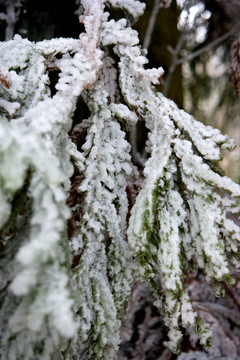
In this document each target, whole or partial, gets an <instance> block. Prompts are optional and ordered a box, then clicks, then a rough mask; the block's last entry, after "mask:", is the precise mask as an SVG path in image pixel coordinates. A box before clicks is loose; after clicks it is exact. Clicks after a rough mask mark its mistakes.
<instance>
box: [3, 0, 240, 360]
mask: <svg viewBox="0 0 240 360" xmlns="http://www.w3.org/2000/svg"><path fill="white" fill-rule="evenodd" d="M105 6H108V7H109V9H110V10H111V9H112V8H113V7H115V8H120V9H121V10H123V11H124V13H126V14H127V15H126V16H127V18H128V20H126V19H124V18H123V19H120V20H114V19H112V18H111V16H110V14H109V13H107V12H104V2H102V1H97V0H94V1H91V0H84V1H82V2H81V8H80V10H79V13H81V16H80V21H81V22H83V24H84V26H85V32H83V33H81V34H80V37H79V39H64V38H59V39H52V40H44V41H42V42H38V43H32V42H30V41H28V40H27V39H22V38H21V37H20V36H19V35H16V36H15V37H14V38H13V40H10V41H8V42H3V43H1V44H0V55H1V61H0V62H1V63H0V94H1V100H0V110H1V113H0V116H1V118H0V140H1V141H0V169H1V171H0V231H1V255H2V256H1V259H0V270H1V278H2V279H3V281H2V284H1V287H0V299H1V301H0V302H1V309H0V317H1V330H0V332H1V343H2V346H1V348H0V356H1V358H3V359H9V360H10V359H11V360H14V359H18V358H20V357H21V358H24V359H26V360H30V359H39V360H40V359H49V360H50V359H60V358H62V359H69V360H70V359H86V360H87V359H89V360H90V359H92V360H98V359H99V360H100V359H101V360H102V359H106V360H111V359H114V358H115V357H116V353H117V350H118V345H119V342H120V326H121V321H122V319H123V318H124V317H125V316H126V308H127V304H128V300H129V298H130V296H131V291H132V287H133V284H134V282H136V281H137V280H141V281H143V282H145V283H147V284H148V285H149V286H150V287H151V289H152V291H153V294H154V296H155V299H156V302H155V304H156V306H157V307H158V308H159V310H160V311H161V313H162V314H163V316H164V321H165V323H166V325H167V326H168V328H169V333H168V335H169V339H170V342H169V347H170V348H171V349H172V350H173V351H174V352H180V348H181V346H180V343H181V338H182V333H181V331H180V329H181V328H182V327H185V328H187V327H189V326H192V327H193V328H194V329H195V331H196V333H197V334H198V335H199V337H200V341H201V343H202V344H203V345H205V346H208V345H209V342H210V340H209V338H210V336H211V333H210V330H209V327H208V325H206V324H204V323H203V322H201V321H200V320H199V318H198V316H197V313H196V311H195V310H194V307H193V305H192V304H191V301H190V297H189V294H188V291H187V288H186V287H185V284H184V278H185V274H186V273H188V272H191V271H192V270H193V269H196V268H197V269H201V270H202V271H203V272H204V274H205V276H206V279H207V280H208V281H210V282H212V283H213V284H214V287H215V291H216V294H217V295H222V293H223V289H222V287H221V284H222V281H223V280H226V281H227V282H228V283H229V284H231V285H232V284H233V283H234V281H233V279H232V277H231V267H232V266H233V265H234V266H235V267H236V268H237V269H238V270H239V268H240V261H239V241H240V231H239V227H238V225H237V223H235V222H234V220H233V217H234V216H236V214H237V213H238V212H239V210H240V208H239V199H240V187H239V185H237V184H235V183H234V182H233V181H232V180H231V179H229V178H227V177H225V176H221V175H220V174H219V173H218V171H217V169H215V167H214V161H216V160H219V159H220V158H221V152H222V150H224V149H228V150H231V149H232V148H233V147H234V144H233V141H232V140H231V139H229V138H228V136H227V135H222V134H221V133H220V131H218V130H216V129H213V128H211V127H206V126H205V125H203V124H201V123H199V122H197V121H196V120H195V119H194V118H193V117H191V116H190V115H189V114H187V113H185V112H184V111H183V110H180V109H178V107H177V106H176V105H175V104H174V103H173V102H172V101H170V100H168V99H167V98H165V97H164V96H163V95H162V94H160V93H157V92H156V89H155V87H154V85H155V84H158V83H159V81H160V80H161V77H162V75H163V70H162V68H159V69H145V67H144V66H145V64H146V63H147V61H148V60H147V58H146V51H145V50H144V49H142V48H141V47H140V46H139V39H138V34H137V32H136V31H135V30H133V29H132V28H131V27H130V22H132V21H135V20H137V18H138V16H140V15H141V14H142V12H143V9H144V4H142V3H140V2H139V1H134V0H121V1H120V0H119V1H106V2H105ZM51 69H57V71H58V81H57V83H56V85H55V93H54V95H52V94H51V91H50V88H49V83H50V76H49V71H51ZM80 97H81V101H83V102H84V103H85V104H86V106H87V107H88V110H89V116H87V117H88V118H87V119H81V120H82V122H79V123H78V124H77V125H76V126H75V127H74V128H73V125H72V120H73V116H74V112H75V110H76V108H77V104H78V101H79V99H80ZM137 121H144V122H145V126H146V127H147V129H148V131H149V135H148V140H147V144H146V145H147V151H148V153H149V158H148V160H147V162H146V164H145V168H144V176H145V180H144V184H143V180H142V179H138V180H139V183H140V182H141V183H142V185H143V186H141V187H142V189H141V191H140V193H139V194H138V196H136V195H137V192H138V191H139V188H138V189H136V188H135V190H133V187H134V186H133V185H132V188H131V186H130V185H129V182H130V181H131V179H133V178H135V179H136V177H137V176H140V175H139V172H138V171H137V169H136V168H135V167H134V166H133V164H132V159H131V156H130V150H131V149H130V144H129V143H128V140H127V135H128V134H127V133H128V130H129V129H130V128H131V127H132V126H134V125H135V124H136V123H137ZM142 165H143V164H142ZM136 183H137V182H136ZM139 187H140V186H139ZM134 191H135V193H134ZM73 193H74V196H73V195H72V194H73ZM133 193H134V195H132V194H133ZM69 194H70V198H69ZM135 198H136V201H135V204H134V206H133V207H132V205H133V204H132V202H133V201H134V200H135ZM67 204H68V205H69V207H68V206H67ZM69 219H70V220H69ZM68 220H69V222H68ZM70 222H71V223H70ZM71 226H72V228H71Z"/></svg>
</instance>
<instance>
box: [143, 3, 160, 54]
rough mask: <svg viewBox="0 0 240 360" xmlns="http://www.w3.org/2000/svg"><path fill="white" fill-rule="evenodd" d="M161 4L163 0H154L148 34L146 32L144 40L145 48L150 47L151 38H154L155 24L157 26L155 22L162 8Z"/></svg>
mask: <svg viewBox="0 0 240 360" xmlns="http://www.w3.org/2000/svg"><path fill="white" fill-rule="evenodd" d="M160 6H161V0H155V1H154V6H153V9H152V12H151V15H150V18H149V22H148V27H147V30H146V34H145V37H144V40H143V47H144V49H148V48H149V45H150V42H151V38H152V33H153V29H154V26H155V23H156V19H157V14H158V11H159V9H160Z"/></svg>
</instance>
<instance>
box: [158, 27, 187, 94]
mask: <svg viewBox="0 0 240 360" xmlns="http://www.w3.org/2000/svg"><path fill="white" fill-rule="evenodd" d="M185 34H186V33H185V31H183V32H182V33H181V36H180V38H179V41H178V44H177V46H176V48H175V49H174V50H173V49H171V50H170V49H169V50H170V51H171V53H172V63H171V65H170V68H169V72H168V75H167V79H166V81H165V83H164V88H163V95H165V96H166V95H167V93H168V90H169V86H170V83H171V80H172V76H173V73H174V70H175V68H176V67H177V66H178V54H179V52H180V50H181V48H182V44H183V41H184V37H185Z"/></svg>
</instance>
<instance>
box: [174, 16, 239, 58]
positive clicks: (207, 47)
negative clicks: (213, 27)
mask: <svg viewBox="0 0 240 360" xmlns="http://www.w3.org/2000/svg"><path fill="white" fill-rule="evenodd" d="M239 25H240V21H238V22H237V23H236V24H235V25H234V26H233V27H232V28H231V29H230V30H229V31H228V32H226V33H225V34H224V35H222V36H220V37H218V38H217V39H215V40H213V41H211V42H210V43H209V44H207V45H206V46H204V47H202V48H201V49H199V50H196V51H194V52H192V53H191V54H189V55H187V56H186V57H184V58H183V59H178V60H177V65H180V64H182V63H184V62H187V61H190V60H192V59H194V58H195V57H197V56H199V55H201V54H202V53H204V52H205V51H207V50H210V49H212V48H213V47H215V46H217V45H218V44H220V43H221V42H223V41H224V40H226V39H227V38H228V37H229V36H231V35H232V33H234V32H235V31H236V29H237V28H238V27H239Z"/></svg>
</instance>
